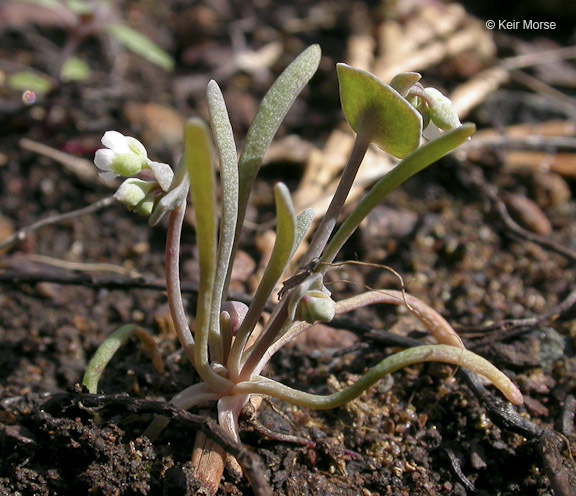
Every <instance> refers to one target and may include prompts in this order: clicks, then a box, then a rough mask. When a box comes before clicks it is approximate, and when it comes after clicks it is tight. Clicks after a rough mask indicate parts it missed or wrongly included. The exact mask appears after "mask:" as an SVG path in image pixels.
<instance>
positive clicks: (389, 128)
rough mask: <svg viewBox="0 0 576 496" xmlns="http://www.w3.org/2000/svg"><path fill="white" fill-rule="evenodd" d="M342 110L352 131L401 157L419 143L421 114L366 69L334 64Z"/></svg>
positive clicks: (391, 153)
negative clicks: (335, 65) (336, 71)
mask: <svg viewBox="0 0 576 496" xmlns="http://www.w3.org/2000/svg"><path fill="white" fill-rule="evenodd" d="M337 70H338V82H339V85H340V100H341V102H342V110H343V111H344V115H345V116H346V119H347V120H348V123H349V124H350V126H351V127H352V129H354V131H356V133H360V132H362V133H364V134H366V135H367V136H369V137H370V141H372V142H373V143H374V144H376V145H378V146H379V147H380V148H382V150H384V151H385V152H387V153H389V154H390V155H393V156H395V157H398V158H404V157H406V156H407V155H409V154H410V153H411V152H413V151H414V150H415V149H416V148H418V146H419V145H420V137H421V135H422V117H421V116H420V113H419V112H418V111H417V110H416V109H415V108H414V107H413V106H412V105H410V104H409V103H408V102H407V101H406V99H405V98H403V97H402V96H401V95H400V93H398V92H397V91H396V90H395V89H394V88H392V87H391V86H388V85H387V84H386V83H383V82H382V81H380V80H379V79H378V78H376V77H375V76H374V75H372V74H370V73H369V72H366V71H363V70H360V69H354V68H352V67H350V66H348V65H346V64H338V65H337Z"/></svg>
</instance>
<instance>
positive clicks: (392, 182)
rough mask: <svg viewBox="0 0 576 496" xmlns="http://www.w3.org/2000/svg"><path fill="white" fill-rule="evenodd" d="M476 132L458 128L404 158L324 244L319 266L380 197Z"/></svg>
mask: <svg viewBox="0 0 576 496" xmlns="http://www.w3.org/2000/svg"><path fill="white" fill-rule="evenodd" d="M475 130H476V126H474V124H470V123H467V124H463V125H462V126H460V127H458V128H456V129H454V130H452V131H449V132H447V133H444V134H442V135H441V136H439V137H438V138H436V139H435V140H433V141H431V142H430V143H427V144H426V145H424V146H422V147H420V148H418V149H417V150H416V151H415V152H413V153H412V154H411V155H409V156H408V157H406V158H405V159H404V160H402V162H400V163H399V164H398V165H397V166H396V167H394V169H392V170H391V171H390V172H388V173H387V174H386V175H385V176H384V177H382V179H380V180H379V181H378V182H377V183H376V184H375V185H374V186H373V187H372V189H371V190H370V191H369V192H368V193H367V194H366V195H365V196H364V197H363V198H362V200H360V203H358V205H357V206H356V208H355V209H354V210H353V211H352V213H351V214H350V215H349V216H348V217H347V218H346V219H345V220H344V222H343V223H342V225H341V226H340V228H339V229H338V231H336V234H335V235H334V237H333V238H332V239H331V240H330V242H329V243H328V246H327V247H326V250H325V251H324V254H323V255H322V262H327V263H330V262H332V261H333V260H334V258H335V257H336V255H337V253H338V252H339V251H340V249H341V248H342V246H343V245H344V243H345V242H346V241H347V240H348V238H349V237H350V236H351V235H352V233H353V232H354V231H355V230H356V229H357V228H358V226H359V225H360V223H361V222H362V221H363V220H364V218H365V217H366V216H367V215H368V214H369V213H370V212H371V211H372V210H373V209H374V207H376V205H378V204H379V203H380V202H381V201H382V200H383V199H384V197H385V196H386V195H387V194H388V193H390V192H391V191H393V190H394V189H396V188H397V187H398V186H400V185H401V184H402V183H403V182H404V181H406V180H407V179H409V178H410V177H412V176H413V175H414V174H416V173H418V172H420V171H421V170H422V169H425V168H426V167H428V166H429V165H431V164H433V163H434V162H436V161H437V160H439V159H440V158H442V157H443V156H444V155H447V154H448V153H450V152H451V151H453V150H454V149H456V148H457V147H459V146H460V145H461V144H462V143H464V142H465V141H466V140H467V139H468V138H469V137H470V136H472V134H473V133H474V131H475Z"/></svg>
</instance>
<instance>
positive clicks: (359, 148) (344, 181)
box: [240, 119, 370, 380]
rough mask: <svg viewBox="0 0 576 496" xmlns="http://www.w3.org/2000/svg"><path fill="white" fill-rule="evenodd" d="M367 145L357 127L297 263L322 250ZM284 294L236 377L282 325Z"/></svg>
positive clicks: (244, 374) (366, 138)
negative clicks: (323, 210) (335, 183)
mask: <svg viewBox="0 0 576 496" xmlns="http://www.w3.org/2000/svg"><path fill="white" fill-rule="evenodd" d="M369 121H370V119H366V123H367V125H368V123H369ZM369 145H370V134H369V133H367V132H364V130H363V129H360V132H359V133H358V134H357V135H356V141H355V142H354V147H353V148H352V152H351V154H350V157H349V159H348V163H347V164H346V167H345V168H344V172H343V173H342V178H341V179H340V182H339V184H338V187H337V188H336V192H335V193H334V197H333V198H332V201H331V202H330V206H329V207H328V210H327V211H326V215H325V216H324V217H323V218H322V221H321V222H320V225H319V226H318V228H317V230H316V232H315V233H314V237H313V238H312V241H311V243H310V247H309V248H308V251H307V253H306V254H305V255H304V257H303V259H302V260H301V262H300V265H301V266H304V265H306V264H308V263H310V262H311V261H312V260H313V259H314V258H316V257H319V256H320V255H321V253H322V250H323V249H324V247H325V246H326V243H327V242H328V239H329V238H330V234H332V231H333V230H334V227H335V226H336V222H337V220H338V216H339V215H340V212H341V210H342V207H343V206H344V203H345V201H346V198H347V197H348V193H349V192H350V188H351V187H352V183H353V182H354V179H355V177H356V174H357V172H358V169H359V167H360V164H362V160H363V159H364V156H365V155H366V151H367V150H368V146H369ZM288 300H289V298H288V297H285V298H283V300H282V302H281V303H280V305H279V309H278V311H277V312H275V313H273V314H272V316H271V317H270V319H269V321H268V323H267V325H266V329H265V330H264V332H263V333H262V334H261V335H260V338H259V339H258V343H257V344H256V346H255V347H254V349H253V350H252V352H251V353H250V356H249V357H248V359H247V360H246V361H245V363H244V366H243V367H242V372H241V373H240V379H241V380H242V379H243V380H247V378H249V377H250V376H251V375H252V371H253V370H254V369H255V367H257V365H258V363H259V362H260V361H261V360H262V358H263V357H264V355H265V353H266V350H267V349H268V347H269V346H270V345H272V343H273V342H274V341H275V340H276V338H277V337H278V333H279V332H280V331H281V330H282V328H283V327H284V324H285V322H286V319H287V317H288V311H287V305H288V303H287V302H288Z"/></svg>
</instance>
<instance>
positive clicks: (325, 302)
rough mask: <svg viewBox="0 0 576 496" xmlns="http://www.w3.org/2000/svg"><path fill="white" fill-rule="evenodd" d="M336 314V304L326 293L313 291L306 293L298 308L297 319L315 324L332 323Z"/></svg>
mask: <svg viewBox="0 0 576 496" xmlns="http://www.w3.org/2000/svg"><path fill="white" fill-rule="evenodd" d="M335 314H336V302H335V301H334V300H333V299H332V298H330V296H328V295H327V294H326V293H323V292H322V291H318V290H316V289H311V290H310V291H307V292H306V293H304V296H302V299H301V300H300V301H299V302H298V306H297V307H296V313H295V319H296V320H302V321H304V322H308V323H309V324H314V323H315V322H330V321H331V320H332V319H333V318H334V315H335Z"/></svg>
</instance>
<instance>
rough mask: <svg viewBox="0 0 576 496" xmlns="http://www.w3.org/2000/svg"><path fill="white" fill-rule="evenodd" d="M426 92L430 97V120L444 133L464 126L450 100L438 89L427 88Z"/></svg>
mask: <svg viewBox="0 0 576 496" xmlns="http://www.w3.org/2000/svg"><path fill="white" fill-rule="evenodd" d="M424 92H425V93H426V95H427V96H428V104H429V108H430V118H431V119H432V122H433V123H434V124H436V125H437V126H438V127H439V128H440V129H442V130H443V131H450V130H452V129H456V128H457V127H460V126H461V125H462V124H461V123H460V119H459V118H458V114H457V113H456V110H454V107H453V106H452V101H451V100H450V98H448V97H446V96H444V95H443V94H442V93H441V92H440V91H438V90H437V89H436V88H426V89H424Z"/></svg>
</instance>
